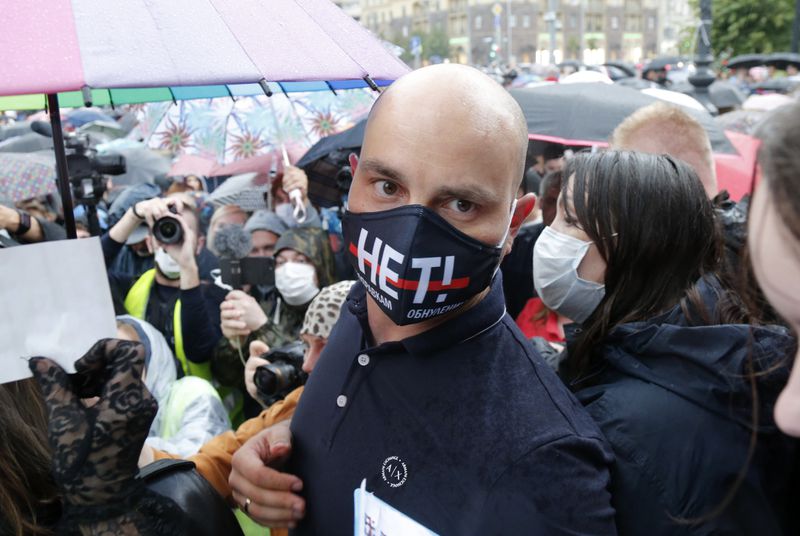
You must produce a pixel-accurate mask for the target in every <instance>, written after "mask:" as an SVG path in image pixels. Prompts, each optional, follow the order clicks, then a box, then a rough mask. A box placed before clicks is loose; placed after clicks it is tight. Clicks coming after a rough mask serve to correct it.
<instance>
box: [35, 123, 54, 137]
mask: <svg viewBox="0 0 800 536" xmlns="http://www.w3.org/2000/svg"><path fill="white" fill-rule="evenodd" d="M31 130H33V131H34V132H35V133H37V134H41V135H42V136H47V137H48V138H52V137H53V127H52V125H50V123H48V122H47V121H34V122H32V123H31Z"/></svg>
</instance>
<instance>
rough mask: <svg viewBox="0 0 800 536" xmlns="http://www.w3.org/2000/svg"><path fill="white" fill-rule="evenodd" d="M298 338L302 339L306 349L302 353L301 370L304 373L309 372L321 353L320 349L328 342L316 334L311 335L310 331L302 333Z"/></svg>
mask: <svg viewBox="0 0 800 536" xmlns="http://www.w3.org/2000/svg"><path fill="white" fill-rule="evenodd" d="M300 338H301V339H303V343H304V344H305V347H306V351H305V354H304V355H303V371H304V372H305V373H306V374H311V371H312V370H314V367H315V366H316V364H317V361H319V356H320V355H322V350H324V349H325V345H326V344H327V343H328V339H326V338H324V337H320V336H318V335H311V334H310V333H302V334H301V335H300Z"/></svg>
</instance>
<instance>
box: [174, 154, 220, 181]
mask: <svg viewBox="0 0 800 536" xmlns="http://www.w3.org/2000/svg"><path fill="white" fill-rule="evenodd" d="M216 166H217V162H216V160H214V159H213V158H205V157H202V156H198V155H196V154H185V153H184V154H182V155H180V156H179V157H178V158H177V160H175V162H174V163H173V164H172V167H170V168H169V171H168V172H167V175H168V176H170V177H176V176H181V175H205V176H208V175H211V174H212V173H211V171H212V170H213V169H214V168H215V167H216Z"/></svg>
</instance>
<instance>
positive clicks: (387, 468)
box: [381, 456, 408, 488]
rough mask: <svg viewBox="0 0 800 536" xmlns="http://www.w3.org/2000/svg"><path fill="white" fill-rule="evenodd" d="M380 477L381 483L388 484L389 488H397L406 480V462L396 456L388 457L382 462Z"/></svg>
mask: <svg viewBox="0 0 800 536" xmlns="http://www.w3.org/2000/svg"><path fill="white" fill-rule="evenodd" d="M381 476H382V477H383V481H384V482H386V483H387V484H389V486H391V487H393V488H399V487H400V486H402V485H403V484H405V483H406V479H407V478H408V467H406V462H404V461H403V460H401V459H400V458H398V457H397V456H389V457H388V458H386V459H385V460H383V466H381Z"/></svg>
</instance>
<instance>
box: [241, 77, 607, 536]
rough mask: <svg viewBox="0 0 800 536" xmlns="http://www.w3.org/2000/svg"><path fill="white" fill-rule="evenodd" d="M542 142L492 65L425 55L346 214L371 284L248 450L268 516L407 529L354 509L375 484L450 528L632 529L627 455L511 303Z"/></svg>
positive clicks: (377, 123)
mask: <svg viewBox="0 0 800 536" xmlns="http://www.w3.org/2000/svg"><path fill="white" fill-rule="evenodd" d="M526 146H527V129H526V126H525V120H524V118H523V116H522V113H521V110H520V109H519V106H518V105H517V104H516V103H515V102H514V100H513V99H512V98H511V97H510V96H509V95H508V93H506V92H505V91H504V90H503V89H502V88H501V87H500V86H499V85H498V84H496V83H495V82H494V81H492V80H491V79H490V78H488V77H487V76H485V75H483V74H481V73H480V72H479V71H477V70H475V69H472V68H469V67H464V66H458V65H439V66H434V67H426V68H424V69H419V70H417V71H414V72H412V73H410V74H408V75H406V76H404V77H403V78H401V79H400V80H398V81H397V82H395V83H394V84H393V85H392V86H391V88H389V89H388V90H387V91H386V92H385V93H384V94H383V95H382V96H381V97H380V99H379V100H378V102H377V103H376V104H375V106H374V107H373V109H372V112H371V114H370V117H369V121H368V123H367V128H366V134H365V138H364V145H363V148H362V151H361V159H360V161H356V160H355V158H351V165H352V168H353V171H354V177H353V183H352V187H351V189H350V197H349V212H348V213H347V214H346V216H345V218H344V221H343V224H344V237H345V242H346V247H347V248H348V250H349V253H350V260H351V262H352V264H353V267H354V269H355V271H356V274H357V276H358V279H359V282H358V283H356V285H354V287H353V289H352V291H351V293H350V295H349V297H348V301H347V302H346V303H345V305H344V307H343V308H342V312H341V316H340V319H339V322H338V323H337V324H336V327H335V328H334V330H333V332H332V333H331V335H330V338H329V340H328V345H327V347H326V348H325V350H324V353H323V355H324V359H320V362H319V364H318V365H317V370H316V371H315V373H314V375H313V376H312V377H311V378H310V380H309V382H308V384H307V385H306V389H305V391H304V393H303V397H302V399H301V400H300V403H299V406H298V408H297V411H296V413H295V414H294V417H293V418H292V420H291V425H289V424H288V423H285V424H284V425H283V426H278V427H276V428H273V429H269V430H266V431H264V432H263V433H261V434H259V435H258V436H256V437H254V438H253V439H252V440H251V441H249V442H248V443H247V444H245V445H244V446H243V447H242V448H241V449H240V450H239V452H237V454H236V455H235V457H234V460H233V472H232V474H231V478H230V483H231V487H232V489H233V490H234V493H233V496H234V498H235V500H236V501H237V502H238V503H239V505H240V506H241V507H242V509H243V510H246V512H247V513H248V515H250V517H251V518H253V519H254V520H256V521H257V522H259V523H262V524H265V525H269V526H273V527H277V526H290V527H295V526H296V530H295V532H294V533H295V534H303V535H305V534H309V535H311V534H318V535H321V534H325V535H339V534H341V535H345V534H346V535H350V534H353V532H354V528H355V530H356V532H358V533H362V534H380V533H381V530H383V531H384V532H388V531H386V530H385V529H386V527H385V526H383V527H381V526H380V520H378V519H376V518H374V516H364V515H361V516H359V517H358V518H356V519H355V521H354V492H356V495H355V497H356V498H355V500H359V497H360V496H361V492H360V491H358V492H357V490H360V488H362V487H363V489H365V490H366V492H367V493H373V494H374V495H375V497H376V498H377V499H378V500H380V501H382V502H383V503H384V504H386V505H387V508H392V509H394V510H396V511H399V512H400V513H402V515H404V516H407V518H410V519H411V520H413V521H414V522H415V523H418V524H419V525H421V526H423V527H426V528H427V529H429V530H431V531H433V532H435V533H439V534H459V535H464V534H477V533H481V534H486V533H490V534H593V535H598V534H613V533H615V527H614V511H613V509H612V507H611V505H610V496H609V492H608V487H609V470H608V467H609V464H610V463H611V461H612V456H611V453H610V450H609V448H608V447H607V445H606V443H605V441H604V439H603V438H602V436H601V434H600V432H599V431H598V429H597V428H596V426H595V425H594V423H593V422H592V420H591V418H590V417H588V415H587V414H586V413H585V412H584V410H583V409H582V408H581V407H580V405H579V404H578V403H577V402H576V401H575V400H574V398H573V397H572V395H571V394H570V393H569V392H568V390H567V389H566V387H564V385H563V384H562V383H561V382H560V381H559V379H558V378H557V377H556V375H555V374H554V373H553V372H552V371H551V370H550V369H549V368H548V367H547V366H546V365H545V364H544V363H543V362H542V360H541V358H540V356H539V355H538V354H537V353H536V351H535V350H534V349H533V348H532V346H531V345H530V344H529V343H528V341H527V340H526V339H525V337H524V336H523V335H522V334H521V333H520V331H519V330H518V328H517V327H516V325H515V324H514V321H513V319H511V318H509V316H508V315H507V314H506V313H505V304H504V299H503V292H502V281H501V277H500V275H499V273H498V271H497V267H498V265H499V263H500V260H501V258H502V257H503V255H505V254H507V253H508V252H509V251H510V250H511V244H512V241H513V239H514V236H515V235H516V234H517V231H518V230H519V227H520V224H521V222H522V221H523V220H524V219H525V217H526V216H527V215H528V213H529V212H530V211H531V210H532V208H533V203H534V201H535V199H534V196H533V195H530V194H529V195H527V196H525V197H522V198H521V199H520V200H519V202H515V200H514V199H515V193H516V192H517V189H518V187H519V183H520V180H521V177H522V176H523V168H524V162H525V151H526ZM287 461H288V465H286V466H283V465H280V464H281V463H284V462H287ZM278 467H282V469H280V470H277V469H276V468H278ZM384 521H385V518H384ZM354 522H355V523H356V526H355V527H354V525H353V524H354ZM408 530H409V529H405V530H401V531H400V532H398V533H400V534H407V533H409V532H408ZM420 534H421V533H420Z"/></svg>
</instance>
